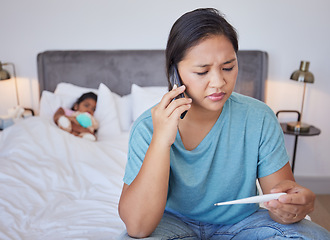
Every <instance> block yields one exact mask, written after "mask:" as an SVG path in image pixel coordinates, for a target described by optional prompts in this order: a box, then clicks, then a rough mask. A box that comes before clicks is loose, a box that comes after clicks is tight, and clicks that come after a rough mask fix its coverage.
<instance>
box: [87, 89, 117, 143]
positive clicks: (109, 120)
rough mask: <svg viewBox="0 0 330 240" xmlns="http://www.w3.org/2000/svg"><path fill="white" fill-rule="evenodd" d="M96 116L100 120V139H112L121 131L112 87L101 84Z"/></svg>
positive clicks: (98, 136) (98, 133)
mask: <svg viewBox="0 0 330 240" xmlns="http://www.w3.org/2000/svg"><path fill="white" fill-rule="evenodd" d="M94 117H95V118H96V119H97V120H98V122H99V129H98V130H97V139H98V141H104V140H109V139H112V138H113V137H115V136H117V135H118V134H120V133H121V130H120V124H119V119H118V114H117V109H116V105H115V101H114V97H113V95H112V93H111V91H110V89H109V88H108V87H107V86H106V85H104V84H103V83H101V84H100V86H99V89H98V97H97V105H96V110H95V113H94Z"/></svg>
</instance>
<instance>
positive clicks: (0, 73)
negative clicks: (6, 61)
mask: <svg viewBox="0 0 330 240" xmlns="http://www.w3.org/2000/svg"><path fill="white" fill-rule="evenodd" d="M7 79H10V74H9V72H8V71H6V70H5V69H3V68H2V63H1V62H0V81H1V80H7Z"/></svg>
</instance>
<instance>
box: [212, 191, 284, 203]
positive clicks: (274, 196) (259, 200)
mask: <svg viewBox="0 0 330 240" xmlns="http://www.w3.org/2000/svg"><path fill="white" fill-rule="evenodd" d="M285 194H286V193H273V194H265V195H260V196H255V197H248V198H242V199H238V200H234V201H228V202H220V203H215V204H214V205H215V206H222V205H230V204H246V203H262V202H268V201H270V200H275V199H278V198H279V197H280V196H282V195H285Z"/></svg>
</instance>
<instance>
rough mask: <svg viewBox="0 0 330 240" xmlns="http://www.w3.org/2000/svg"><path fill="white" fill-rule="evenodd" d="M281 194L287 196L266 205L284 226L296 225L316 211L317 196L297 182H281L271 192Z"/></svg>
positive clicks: (276, 219) (272, 215)
mask: <svg viewBox="0 0 330 240" xmlns="http://www.w3.org/2000/svg"><path fill="white" fill-rule="evenodd" d="M279 192H285V193H287V194H286V195H282V196H281V197H280V198H279V199H278V200H272V201H269V202H267V203H265V204H264V205H265V207H266V208H267V209H268V210H269V214H270V216H271V217H272V218H273V219H274V220H275V221H277V222H279V223H283V224H290V223H295V222H298V221H300V220H302V219H304V218H305V216H306V215H307V214H308V213H310V212H312V211H313V210H314V201H315V194H314V193H313V192H312V191H311V190H309V189H307V188H304V187H302V186H300V185H299V184H297V183H296V182H294V181H290V180H284V181H281V182H280V183H278V184H277V185H275V186H274V187H273V188H272V190H271V193H279Z"/></svg>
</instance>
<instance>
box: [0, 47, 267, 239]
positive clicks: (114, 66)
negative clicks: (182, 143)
mask: <svg viewBox="0 0 330 240" xmlns="http://www.w3.org/2000/svg"><path fill="white" fill-rule="evenodd" d="M238 62H239V75H238V80H237V84H236V87H235V91H237V92H240V93H242V94H245V95H249V96H251V97H254V98H257V99H259V100H261V101H263V100H264V87H265V80H266V79H267V68H268V57H267V53H266V52H263V51H239V52H238ZM37 66H38V79H39V84H40V94H41V100H40V114H39V115H38V116H34V117H29V118H26V119H24V120H19V121H17V122H16V123H15V124H14V125H13V126H11V127H9V128H6V129H5V130H4V131H2V133H1V135H0V239H3V240H6V239H116V237H117V236H118V235H119V234H120V233H121V232H122V231H123V230H124V229H125V226H124V224H123V222H122V221H121V220H120V218H119V216H118V212H117V205H118V201H119V197H120V193H121V188H122V184H123V183H122V177H123V175H124V168H125V164H126V156H127V148H128V138H129V130H130V127H131V125H132V122H133V121H134V120H135V119H136V118H137V117H138V116H139V115H140V114H141V113H142V112H143V111H145V110H146V109H147V108H149V107H150V106H152V105H153V104H155V103H157V102H158V101H159V100H160V98H161V96H162V94H164V93H165V92H166V91H167V80H166V76H165V57H164V51H163V50H124V51H106V50H104V51H45V52H42V53H39V54H38V56H37ZM86 91H95V92H96V93H97V94H98V104H97V109H96V112H95V118H96V119H97V120H98V121H99V124H100V128H99V130H98V132H97V138H98V140H97V141H96V142H91V141H88V140H85V139H81V138H78V137H75V136H73V135H71V134H69V133H67V132H65V131H63V130H61V129H59V128H58V127H57V126H56V125H55V124H54V123H53V121H52V114H53V113H54V111H55V110H56V109H57V108H58V107H59V106H65V107H69V106H70V105H71V104H72V103H73V102H74V100H75V99H76V98H77V97H79V96H80V94H81V93H83V92H86Z"/></svg>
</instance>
